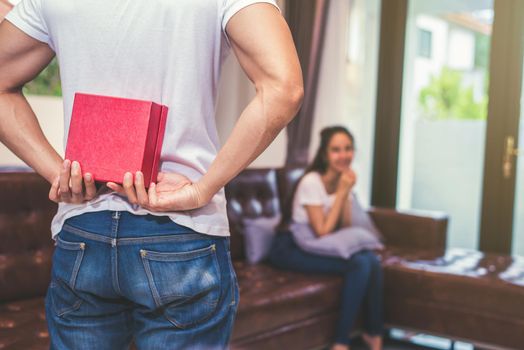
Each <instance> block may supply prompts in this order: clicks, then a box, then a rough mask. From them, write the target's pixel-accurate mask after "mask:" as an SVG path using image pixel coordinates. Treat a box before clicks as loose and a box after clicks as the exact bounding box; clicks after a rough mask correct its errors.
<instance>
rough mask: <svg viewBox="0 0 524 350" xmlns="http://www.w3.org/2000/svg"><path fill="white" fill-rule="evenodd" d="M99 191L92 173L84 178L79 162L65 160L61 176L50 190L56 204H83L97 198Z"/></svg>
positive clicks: (50, 197) (50, 195)
mask: <svg viewBox="0 0 524 350" xmlns="http://www.w3.org/2000/svg"><path fill="white" fill-rule="evenodd" d="M96 195H97V190H96V186H95V181H94V179H93V176H92V175H91V174H90V173H85V174H84V176H83V177H82V169H80V164H79V163H78V162H77V161H73V162H72V163H71V162H70V161H69V159H66V160H64V162H63V163H62V169H61V170H60V174H59V175H58V176H57V177H56V178H55V179H54V181H53V183H52V185H51V189H50V190H49V199H50V200H52V201H53V202H55V203H60V202H63V203H73V204H81V203H84V202H87V201H90V200H91V199H93V198H95V197H96Z"/></svg>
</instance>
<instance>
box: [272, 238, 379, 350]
mask: <svg viewBox="0 0 524 350" xmlns="http://www.w3.org/2000/svg"><path fill="white" fill-rule="evenodd" d="M269 260H270V262H271V263H272V264H273V265H275V266H276V267H278V268H282V269H288V270H294V271H300V272H305V273H327V274H338V275H342V276H343V277H344V282H343V286H342V298H341V299H342V302H341V307H340V316H339V319H338V322H337V327H336V333H335V342H336V343H340V344H347V345H349V344H350V343H351V340H350V338H349V333H350V331H351V329H352V327H353V326H354V323H355V319H356V317H357V315H358V311H359V309H360V306H361V305H362V306H363V309H364V310H363V311H364V312H363V313H364V330H365V332H366V333H367V334H369V335H382V333H383V310H382V308H383V306H382V303H383V290H382V289H383V281H382V278H383V277H382V266H381V265H380V261H379V260H378V258H377V256H376V255H375V254H374V253H373V252H371V251H368V250H364V251H361V252H359V253H356V254H354V255H353V256H351V258H349V259H347V260H346V259H342V258H335V257H327V256H320V255H315V254H310V253H307V252H304V251H303V250H301V249H300V248H299V247H298V246H297V245H296V244H295V242H294V241H293V236H292V235H291V233H289V232H280V233H278V234H277V235H276V237H275V240H274V241H273V245H272V247H271V252H270V255H269Z"/></svg>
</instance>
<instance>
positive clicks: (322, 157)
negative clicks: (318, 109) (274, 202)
mask: <svg viewBox="0 0 524 350" xmlns="http://www.w3.org/2000/svg"><path fill="white" fill-rule="evenodd" d="M338 133H343V134H345V135H347V137H349V139H350V140H351V144H352V145H353V148H355V138H354V137H353V134H352V133H351V132H350V131H349V130H348V129H346V128H345V127H343V126H340V125H335V126H329V127H327V128H324V129H322V130H321V131H320V145H319V146H318V149H317V153H316V154H315V157H314V158H313V161H312V162H311V164H309V165H308V166H307V167H306V170H305V171H304V174H303V175H302V176H301V177H300V178H299V179H298V180H297V182H296V183H295V184H294V186H293V190H292V191H291V193H292V194H291V196H290V197H289V198H288V202H287V203H283V204H284V206H283V207H282V219H281V220H280V223H279V225H278V227H277V230H278V231H279V232H283V231H287V230H288V226H289V224H290V223H291V216H292V212H293V208H292V206H293V200H294V198H295V192H296V191H297V187H298V184H299V183H300V181H301V180H302V178H303V177H304V176H306V174H308V173H310V172H312V171H316V172H318V173H320V174H322V175H323V174H325V173H326V171H327V169H328V165H329V163H328V157H327V151H328V146H329V142H330V141H331V138H332V137H333V136H334V135H335V134H338Z"/></svg>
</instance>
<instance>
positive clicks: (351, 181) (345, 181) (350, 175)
mask: <svg viewBox="0 0 524 350" xmlns="http://www.w3.org/2000/svg"><path fill="white" fill-rule="evenodd" d="M356 182H357V174H355V172H354V171H353V169H352V168H348V169H346V170H344V171H343V172H342V174H340V178H339V180H338V186H337V191H341V192H349V191H351V189H352V188H353V186H355V183H356Z"/></svg>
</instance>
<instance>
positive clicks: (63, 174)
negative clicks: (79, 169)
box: [59, 159, 71, 201]
mask: <svg viewBox="0 0 524 350" xmlns="http://www.w3.org/2000/svg"><path fill="white" fill-rule="evenodd" d="M70 174H71V162H70V161H69V159H66V160H64V163H63V164H62V169H61V170H60V183H59V189H60V197H61V198H62V199H63V200H64V201H68V200H69V199H70V198H71V191H70V190H69V179H70Z"/></svg>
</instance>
